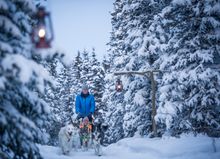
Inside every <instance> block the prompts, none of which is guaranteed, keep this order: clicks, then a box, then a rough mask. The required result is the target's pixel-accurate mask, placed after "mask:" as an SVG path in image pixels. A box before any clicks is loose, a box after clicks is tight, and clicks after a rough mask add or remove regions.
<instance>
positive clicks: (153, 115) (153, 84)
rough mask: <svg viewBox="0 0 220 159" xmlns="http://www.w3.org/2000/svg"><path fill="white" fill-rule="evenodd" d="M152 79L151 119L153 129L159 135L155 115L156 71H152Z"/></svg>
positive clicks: (154, 133)
mask: <svg viewBox="0 0 220 159" xmlns="http://www.w3.org/2000/svg"><path fill="white" fill-rule="evenodd" d="M150 80H151V91H152V93H151V94H152V96H151V100H152V114H151V120H152V131H153V135H154V136H156V135H157V126H156V121H155V116H156V81H155V79H154V73H153V71H152V72H150Z"/></svg>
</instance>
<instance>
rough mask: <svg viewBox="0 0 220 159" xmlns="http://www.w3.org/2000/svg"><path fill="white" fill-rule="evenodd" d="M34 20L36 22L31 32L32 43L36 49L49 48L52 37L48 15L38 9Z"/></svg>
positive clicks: (41, 9) (43, 9)
mask: <svg viewBox="0 0 220 159" xmlns="http://www.w3.org/2000/svg"><path fill="white" fill-rule="evenodd" d="M35 18H36V20H37V22H36V25H35V27H34V28H33V31H32V42H33V43H34V45H35V47H36V48H38V49H43V48H44V49H46V48H50V47H51V42H52V40H53V37H54V33H53V28H52V22H51V17H50V13H49V12H46V10H45V8H44V7H39V8H38V11H37V14H36V17H35Z"/></svg>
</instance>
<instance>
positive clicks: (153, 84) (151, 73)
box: [114, 70, 161, 137]
mask: <svg viewBox="0 0 220 159" xmlns="http://www.w3.org/2000/svg"><path fill="white" fill-rule="evenodd" d="M154 72H161V71H160V70H147V71H143V72H139V71H124V72H115V73H114V75H116V76H118V75H132V74H136V75H143V76H145V75H148V76H147V77H148V78H150V81H151V94H152V97H151V102H152V113H151V121H152V131H153V136H154V137H155V136H156V135H157V124H156V120H155V116H156V112H157V110H156V81H155V79H154Z"/></svg>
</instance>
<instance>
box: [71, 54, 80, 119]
mask: <svg viewBox="0 0 220 159" xmlns="http://www.w3.org/2000/svg"><path fill="white" fill-rule="evenodd" d="M69 67H70V68H69V70H70V71H69V83H70V84H69V86H70V90H69V91H70V92H69V98H70V101H69V104H70V109H71V115H74V114H75V99H76V96H77V95H78V94H79V93H80V91H81V85H82V81H81V72H82V57H81V53H80V51H78V53H77V56H76V57H75V58H74V60H73V62H72V63H71V65H70V66H69ZM74 116H75V115H74Z"/></svg>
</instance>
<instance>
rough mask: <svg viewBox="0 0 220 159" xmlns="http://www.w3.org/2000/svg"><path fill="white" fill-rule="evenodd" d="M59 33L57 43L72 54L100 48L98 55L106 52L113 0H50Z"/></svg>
mask: <svg viewBox="0 0 220 159" xmlns="http://www.w3.org/2000/svg"><path fill="white" fill-rule="evenodd" d="M48 9H49V10H50V11H51V13H52V20H53V25H54V32H55V41H54V44H53V46H54V47H55V48H58V49H60V50H64V51H65V52H66V53H68V57H72V55H74V54H76V52H77V50H83V49H84V48H86V49H88V50H91V48H92V47H95V48H96V51H97V54H98V58H99V59H101V58H102V57H103V55H104V54H105V53H106V50H107V47H106V45H105V44H106V43H107V42H108V41H109V37H110V31H111V16H110V12H111V11H112V9H113V0H49V2H48Z"/></svg>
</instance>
